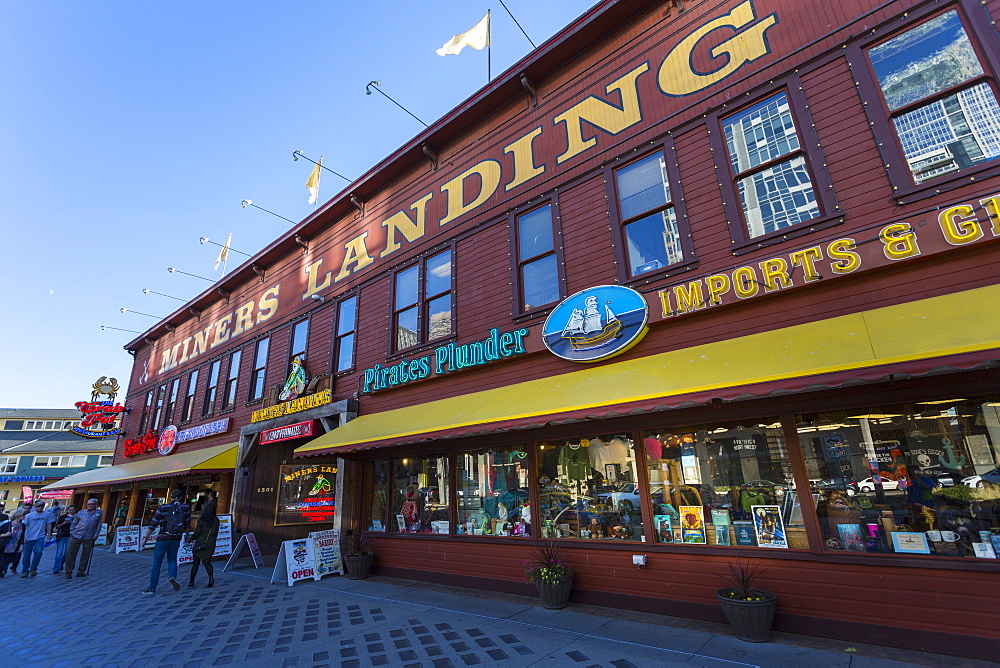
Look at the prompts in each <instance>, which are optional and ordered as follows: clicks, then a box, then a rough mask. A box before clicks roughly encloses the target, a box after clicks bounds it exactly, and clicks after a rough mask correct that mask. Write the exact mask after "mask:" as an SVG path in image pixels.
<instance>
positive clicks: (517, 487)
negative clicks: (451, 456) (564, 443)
mask: <svg viewBox="0 0 1000 668" xmlns="http://www.w3.org/2000/svg"><path fill="white" fill-rule="evenodd" d="M456 466H457V468H458V500H457V503H458V525H457V526H456V527H455V533H456V534H460V535H472V536H519V537H522V538H530V537H531V535H532V526H531V520H532V516H531V503H530V500H529V498H528V480H529V477H528V451H527V449H526V448H525V446H507V447H498V448H489V449H486V450H473V451H471V452H460V453H458V459H457V461H456Z"/></svg>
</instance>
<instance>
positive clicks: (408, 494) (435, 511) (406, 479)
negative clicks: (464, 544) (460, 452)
mask: <svg viewBox="0 0 1000 668" xmlns="http://www.w3.org/2000/svg"><path fill="white" fill-rule="evenodd" d="M392 477H393V503H392V511H393V517H392V518H391V530H392V531H394V532H399V533H433V534H445V535H447V534H450V533H451V526H450V524H451V522H450V519H449V517H450V511H449V507H448V500H449V499H450V498H451V490H450V489H449V487H448V457H447V455H444V454H441V455H431V456H425V457H404V458H402V459H395V460H393V476H392Z"/></svg>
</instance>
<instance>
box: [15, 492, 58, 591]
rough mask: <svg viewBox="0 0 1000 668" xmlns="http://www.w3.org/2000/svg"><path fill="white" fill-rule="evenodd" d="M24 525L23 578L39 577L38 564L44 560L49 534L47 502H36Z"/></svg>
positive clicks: (23, 520)
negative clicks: (46, 539)
mask: <svg viewBox="0 0 1000 668" xmlns="http://www.w3.org/2000/svg"><path fill="white" fill-rule="evenodd" d="M21 521H22V522H23V523H24V550H23V552H24V554H23V555H22V558H21V577H22V578H26V577H28V576H29V575H30V576H31V577H35V576H36V575H38V562H40V561H41V560H42V552H44V551H45V538H46V534H48V533H49V525H50V524H51V522H49V514H48V513H47V512H45V502H44V501H42V500H41V499H39V500H38V501H35V509H34V510H33V511H31V512H30V513H28V514H27V515H25V516H24V517H23V518H22V519H21Z"/></svg>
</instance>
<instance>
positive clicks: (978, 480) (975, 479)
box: [962, 468, 1000, 487]
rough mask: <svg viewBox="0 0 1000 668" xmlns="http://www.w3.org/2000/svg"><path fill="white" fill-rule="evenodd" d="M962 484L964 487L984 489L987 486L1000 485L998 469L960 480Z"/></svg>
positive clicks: (999, 470) (999, 471)
mask: <svg viewBox="0 0 1000 668" xmlns="http://www.w3.org/2000/svg"><path fill="white" fill-rule="evenodd" d="M962 484H963V485H965V486H966V487H986V486H987V485H1000V468H995V469H993V470H992V471H987V472H986V473H980V474H978V475H970V476H969V477H968V478H962Z"/></svg>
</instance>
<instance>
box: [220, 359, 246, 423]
mask: <svg viewBox="0 0 1000 668" xmlns="http://www.w3.org/2000/svg"><path fill="white" fill-rule="evenodd" d="M242 357H243V351H242V350H237V351H236V352H234V353H233V354H232V355H230V356H229V371H228V373H227V374H226V387H225V388H223V392H222V409H223V410H225V409H227V408H232V407H233V406H235V405H236V391H237V386H238V385H239V380H240V359H241V358H242Z"/></svg>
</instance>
